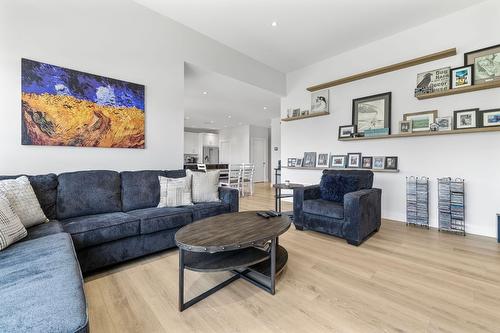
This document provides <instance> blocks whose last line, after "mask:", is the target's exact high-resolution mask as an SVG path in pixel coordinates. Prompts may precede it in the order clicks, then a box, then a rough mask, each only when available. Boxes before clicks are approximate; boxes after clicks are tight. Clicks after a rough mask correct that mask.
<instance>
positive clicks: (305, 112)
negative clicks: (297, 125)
mask: <svg viewBox="0 0 500 333" xmlns="http://www.w3.org/2000/svg"><path fill="white" fill-rule="evenodd" d="M300 115H301V116H308V115H309V110H302V111H301V112H300Z"/></svg>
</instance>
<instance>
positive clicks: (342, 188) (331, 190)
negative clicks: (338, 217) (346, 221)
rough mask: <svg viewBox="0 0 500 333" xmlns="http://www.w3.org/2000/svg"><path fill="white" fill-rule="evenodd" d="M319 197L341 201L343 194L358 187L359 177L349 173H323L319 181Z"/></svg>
mask: <svg viewBox="0 0 500 333" xmlns="http://www.w3.org/2000/svg"><path fill="white" fill-rule="evenodd" d="M319 186H320V195H321V199H323V200H327V201H334V202H339V203H343V202H344V195H346V194H347V193H350V192H355V191H357V190H358V188H359V178H358V177H356V176H351V175H338V174H337V175H332V174H324V175H323V176H322V177H321V182H320V185H319Z"/></svg>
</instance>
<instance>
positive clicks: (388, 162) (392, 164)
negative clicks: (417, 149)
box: [384, 156, 398, 170]
mask: <svg viewBox="0 0 500 333" xmlns="http://www.w3.org/2000/svg"><path fill="white" fill-rule="evenodd" d="M384 169H386V170H397V169H398V157H397V156H386V158H385V167H384Z"/></svg>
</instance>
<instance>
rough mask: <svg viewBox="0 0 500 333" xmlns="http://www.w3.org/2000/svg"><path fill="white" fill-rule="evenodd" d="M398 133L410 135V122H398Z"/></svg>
mask: <svg viewBox="0 0 500 333" xmlns="http://www.w3.org/2000/svg"><path fill="white" fill-rule="evenodd" d="M399 133H411V121H408V120H402V121H400V122H399Z"/></svg>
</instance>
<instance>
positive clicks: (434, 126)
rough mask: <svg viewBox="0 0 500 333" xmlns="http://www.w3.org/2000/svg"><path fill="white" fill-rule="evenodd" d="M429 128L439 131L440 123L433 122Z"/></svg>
mask: <svg viewBox="0 0 500 333" xmlns="http://www.w3.org/2000/svg"><path fill="white" fill-rule="evenodd" d="M429 130H430V131H431V132H437V131H439V124H438V123H432V124H430V125H429Z"/></svg>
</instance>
